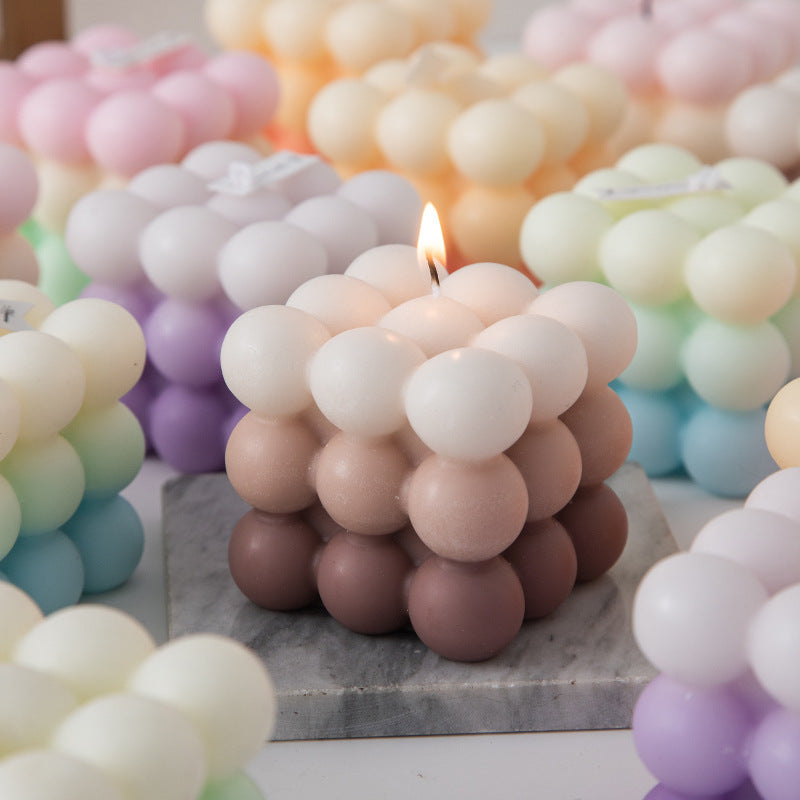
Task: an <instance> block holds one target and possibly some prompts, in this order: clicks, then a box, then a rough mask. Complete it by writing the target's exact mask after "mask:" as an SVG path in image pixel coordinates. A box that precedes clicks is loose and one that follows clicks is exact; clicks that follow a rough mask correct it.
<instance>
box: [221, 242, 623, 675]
mask: <svg viewBox="0 0 800 800" xmlns="http://www.w3.org/2000/svg"><path fill="white" fill-rule="evenodd" d="M439 236H441V234H439ZM421 247H422V254H421V256H420V254H418V253H417V252H416V251H415V250H414V248H412V247H395V248H392V249H387V248H380V247H379V248H376V249H373V250H368V251H366V252H365V253H363V254H362V255H361V256H359V257H358V258H356V259H355V260H354V261H353V262H352V263H351V264H350V266H349V267H348V268H347V270H345V273H344V275H336V276H332V275H326V276H320V277H317V278H313V279H311V280H310V281H307V282H306V283H304V284H302V285H301V286H300V287H298V288H297V289H296V290H295V291H294V292H293V293H292V295H291V296H290V297H289V299H288V300H287V302H286V304H285V305H266V306H260V307H258V308H253V309H251V310H249V311H247V312H246V313H245V314H243V315H242V316H241V317H239V318H238V319H237V320H236V321H235V322H234V323H233V325H232V326H231V328H230V329H229V331H228V333H227V334H226V336H225V339H224V341H223V345H222V352H221V359H222V371H223V375H224V377H225V380H226V382H227V384H228V386H229V387H230V389H231V391H232V392H233V393H234V394H235V395H236V397H237V398H238V399H239V400H240V401H241V402H242V403H243V404H244V405H245V406H247V407H248V408H249V409H250V412H249V413H248V414H247V415H246V416H245V417H244V418H243V419H242V420H241V421H240V422H239V423H238V425H237V426H236V428H234V430H233V432H232V433H231V436H230V439H229V440H228V445H227V451H226V467H227V472H228V477H229V478H230V481H231V483H232V485H233V487H234V488H235V489H236V491H237V492H238V493H239V494H240V495H241V497H242V498H243V499H245V500H246V501H247V502H248V503H250V504H251V505H252V506H253V510H252V511H250V512H248V513H247V514H246V515H245V516H244V517H242V519H241V520H240V521H239V523H238V524H237V526H236V528H235V529H234V531H233V533H232V536H231V540H230V546H229V564H230V569H231V574H232V575H233V578H234V580H235V581H236V583H237V584H238V586H239V588H240V589H241V590H242V592H243V593H244V594H245V595H246V596H247V597H248V598H250V599H251V600H252V601H253V602H254V603H256V604H257V605H260V606H262V607H265V608H269V609H282V610H289V609H297V608H302V607H304V606H306V605H309V604H310V603H312V602H314V601H315V600H316V598H317V597H319V598H320V599H321V601H322V603H323V604H324V606H325V608H326V609H327V610H328V611H329V613H330V614H331V615H332V616H333V617H334V618H335V619H337V620H338V621H339V622H341V623H342V624H344V625H345V626H347V627H348V628H350V629H352V630H354V631H358V632H361V633H373V634H374V633H385V632H389V631H393V630H396V629H398V628H402V627H404V626H405V625H407V624H409V623H410V625H411V626H412V627H413V629H414V630H415V631H416V633H417V634H418V635H419V637H420V638H421V639H422V641H423V642H424V643H425V644H426V645H428V647H430V648H431V649H432V650H434V651H435V652H437V653H439V654H441V655H443V656H445V657H447V658H451V659H454V660H463V661H475V660H481V659H485V658H489V657H491V656H493V655H495V654H496V653H498V652H500V651H501V650H502V649H503V648H504V647H506V645H508V643H509V642H510V641H511V640H512V639H513V638H514V636H515V635H516V633H517V631H518V630H519V628H520V625H521V624H522V621H523V619H525V618H530V619H532V618H537V617H542V616H545V615H547V614H549V613H550V612H551V611H553V610H554V609H555V608H556V607H557V606H558V605H559V604H560V603H561V602H562V601H563V600H564V599H565V598H566V597H567V596H568V595H569V593H570V591H571V589H572V587H573V584H574V583H575V581H576V580H577V581H589V580H593V579H594V578H596V577H598V576H599V575H601V574H603V573H604V572H605V571H606V570H607V569H608V568H609V567H610V566H611V565H612V564H613V563H614V562H615V561H616V559H617V558H618V556H619V555H620V553H621V552H622V548H623V546H624V543H625V539H626V535H627V517H626V514H625V510H624V508H623V507H622V505H621V503H620V501H619V499H618V498H617V496H616V495H615V494H614V492H613V491H612V490H611V489H609V488H608V487H607V486H606V485H605V484H604V483H603V481H604V480H605V479H606V478H608V477H609V476H610V475H611V474H612V473H613V472H614V471H616V469H617V468H618V467H619V466H620V465H621V464H622V463H623V461H624V460H625V457H626V455H627V452H628V448H629V445H630V436H631V429H630V420H629V418H628V415H627V413H626V411H625V408H624V406H623V405H622V403H621V402H620V401H619V399H618V398H617V396H616V395H615V394H614V392H613V391H612V390H611V389H610V388H609V387H608V382H609V381H611V380H613V379H614V377H615V376H617V375H619V374H620V372H622V371H623V370H624V369H625V367H626V365H627V363H628V361H629V359H630V358H631V356H632V355H633V353H634V350H635V347H636V325H635V320H634V317H633V315H632V313H631V312H630V310H629V309H628V307H627V306H626V304H625V302H624V301H623V300H622V298H621V297H620V296H619V295H618V294H616V292H614V291H613V290H611V289H609V288H608V287H605V286H600V285H599V284H595V283H590V282H576V283H571V284H566V285H564V286H561V287H558V288H556V289H554V290H552V291H550V292H548V293H546V294H543V295H540V294H539V292H538V290H537V288H536V286H535V285H534V284H533V283H532V282H531V281H530V280H529V279H528V278H527V277H525V276H524V275H523V274H521V273H520V272H518V271H516V270H514V269H512V268H510V267H508V266H504V265H501V264H496V263H477V264H471V265H468V266H466V267H464V268H462V269H460V270H459V271H457V272H455V273H453V274H452V275H448V274H447V273H446V271H445V269H444V264H443V258H440V257H439V255H437V252H438V253H439V254H441V253H442V251H441V249H440V248H438V247H437V248H429V247H426V246H425V243H424V242H421ZM351 298H352V299H355V298H358V299H359V302H358V303H355V302H353V301H352V300H351Z"/></svg>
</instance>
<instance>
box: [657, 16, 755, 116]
mask: <svg viewBox="0 0 800 800" xmlns="http://www.w3.org/2000/svg"><path fill="white" fill-rule="evenodd" d="M753 66H754V65H753V60H752V56H751V54H750V53H749V52H746V51H742V50H741V49H740V47H739V45H738V43H737V42H736V41H734V40H733V39H731V38H729V37H727V36H725V35H723V34H722V33H719V32H717V31H714V30H711V29H707V30H701V29H692V30H688V31H685V32H683V33H681V34H679V35H678V36H676V37H674V38H673V39H672V40H671V41H670V42H669V43H668V44H667V45H666V46H665V47H664V49H663V50H662V51H661V53H660V54H659V57H658V65H657V70H658V77H659V80H660V81H661V84H662V85H663V86H664V87H666V89H667V90H669V91H670V92H671V93H672V94H673V95H675V96H676V97H680V98H682V99H684V100H689V101H691V102H694V103H710V104H713V103H723V102H725V101H727V100H730V99H731V98H732V97H733V96H734V95H735V94H736V92H738V91H740V90H741V89H743V88H744V87H745V86H746V85H747V83H748V81H750V80H751V78H752V75H753Z"/></svg>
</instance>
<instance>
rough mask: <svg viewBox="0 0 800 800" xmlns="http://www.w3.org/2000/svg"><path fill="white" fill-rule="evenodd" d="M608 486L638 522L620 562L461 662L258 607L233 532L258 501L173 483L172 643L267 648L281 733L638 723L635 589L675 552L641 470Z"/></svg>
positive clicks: (220, 488) (168, 488)
mask: <svg viewBox="0 0 800 800" xmlns="http://www.w3.org/2000/svg"><path fill="white" fill-rule="evenodd" d="M609 483H610V485H611V486H612V488H614V490H615V491H616V492H617V494H618V495H619V496H620V498H621V499H622V501H623V503H624V505H625V507H626V509H627V511H628V517H629V523H630V534H629V537H628V544H627V546H626V548H625V551H624V552H623V554H622V557H621V558H620V560H619V561H618V562H617V564H616V565H615V566H614V568H613V569H612V570H611V571H610V572H609V574H608V575H606V576H604V577H603V578H601V579H599V580H597V581H595V582H594V583H592V584H588V585H582V586H579V587H577V588H576V589H575V590H574V591H573V593H572V595H571V596H570V597H569V598H568V599H567V601H566V602H565V603H564V604H563V605H562V606H561V607H560V608H559V609H558V610H557V611H556V612H555V613H554V614H553V615H552V616H550V617H548V618H547V619H545V620H540V621H536V622H528V623H525V624H524V625H523V628H522V631H521V632H520V634H519V635H518V636H517V638H516V639H515V641H514V642H513V643H512V644H511V645H510V646H509V647H508V648H507V649H506V650H505V651H504V652H503V653H501V654H500V655H499V656H497V657H496V658H494V659H492V660H490V661H486V662H483V663H479V664H459V663H455V662H452V661H447V660H445V659H442V658H439V657H438V656H437V655H435V654H434V653H432V652H431V651H429V650H428V649H427V648H426V647H425V646H424V645H422V644H421V643H420V642H419V640H418V639H417V638H416V637H415V636H414V635H413V634H410V633H397V634H391V635H388V636H377V637H368V636H363V635H360V634H356V633H352V632H351V631H349V630H347V629H345V628H343V627H342V626H341V625H339V624H338V623H337V622H336V621H335V620H333V619H331V618H330V617H329V616H327V614H325V613H324V611H322V610H319V609H310V610H306V611H300V612H289V613H282V612H270V611H265V610H263V609H260V608H258V607H256V606H254V605H253V604H252V603H250V602H249V601H248V600H246V599H245V598H244V596H243V595H242V594H241V593H240V592H239V590H238V589H237V588H236V586H235V584H234V583H233V580H232V579H231V577H230V574H229V572H228V567H227V544H228V536H229V534H230V531H231V530H232V528H233V526H234V525H235V523H236V521H237V520H238V519H239V517H240V516H241V515H242V514H243V513H244V512H245V511H247V509H248V507H247V506H246V505H245V503H244V502H243V501H242V500H241V499H240V498H239V497H238V496H237V495H236V494H235V492H234V491H233V489H232V488H231V486H230V484H229V483H228V480H227V478H226V476H225V475H223V474H213V475H192V476H184V477H180V478H176V479H174V480H172V481H170V482H169V483H168V484H166V485H165V488H164V494H163V500H164V537H165V547H166V567H167V592H168V619H169V628H170V635H171V636H179V635H183V634H186V633H192V632H198V631H211V632H215V633H221V634H225V635H228V636H232V637H233V638H235V639H237V640H239V641H241V642H243V643H244V644H246V645H248V646H249V647H251V648H253V649H254V650H255V651H256V652H257V653H259V654H260V655H261V657H262V658H263V660H264V662H265V664H266V665H267V667H268V668H269V670H270V673H271V674H272V677H273V679H274V681H275V685H276V689H277V692H278V697H279V721H278V727H277V731H276V735H275V738H276V739H282V740H288V739H325V738H350V737H365V736H402V735H421V734H453V733H486V732H517V731H558V730H589V729H603V728H625V727H628V726H629V724H630V719H631V711H632V709H633V705H634V703H635V700H636V697H637V696H638V693H639V691H640V690H641V689H642V688H643V687H644V686H645V685H646V684H647V683H648V682H649V681H650V680H651V679H652V678H653V677H654V676H655V671H654V670H653V668H652V667H651V666H650V665H649V664H648V663H647V662H646V660H645V659H644V657H643V656H642V655H641V654H640V653H639V651H638V649H637V647H636V645H635V643H634V641H633V638H632V635H631V632H630V624H629V619H630V610H631V603H632V599H633V594H634V592H635V589H636V586H637V585H638V583H639V580H640V579H641V577H642V575H643V574H644V572H645V571H646V570H647V568H648V567H649V566H650V565H651V564H653V563H654V562H655V561H657V560H658V559H660V558H663V557H664V556H666V555H668V554H670V553H672V552H675V551H676V550H677V546H676V544H675V542H674V540H673V538H672V536H671V534H670V532H669V528H668V527H667V524H666V521H665V519H664V516H663V514H662V512H661V509H660V507H659V505H658V503H657V501H656V499H655V496H654V495H653V492H652V490H651V488H650V484H649V482H648V480H647V478H646V477H645V475H644V473H643V472H642V470H641V469H640V468H639V467H638V466H637V465H634V464H626V465H625V466H624V467H623V468H622V469H621V470H620V471H619V472H618V473H617V474H616V475H615V476H614V477H613V478H612V479H611V480H610V481H609Z"/></svg>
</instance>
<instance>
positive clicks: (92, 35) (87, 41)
mask: <svg viewBox="0 0 800 800" xmlns="http://www.w3.org/2000/svg"><path fill="white" fill-rule="evenodd" d="M139 41H140V39H139V37H138V36H137V35H136V34H135V33H134V32H133V31H131V30H129V29H128V28H126V27H125V26H123V25H116V24H114V23H99V24H96V25H91V26H89V27H88V28H84V29H83V30H82V31H80V32H79V33H76V34H75V36H73V37H72V40H71V41H70V45H71V47H72V49H73V50H77V51H78V52H79V53H83V54H84V55H87V56H89V57H90V59H91V55H92V53H94V52H95V51H97V50H109V49H111V48H117V47H132V46H133V45H135V44H137V43H138V42H139Z"/></svg>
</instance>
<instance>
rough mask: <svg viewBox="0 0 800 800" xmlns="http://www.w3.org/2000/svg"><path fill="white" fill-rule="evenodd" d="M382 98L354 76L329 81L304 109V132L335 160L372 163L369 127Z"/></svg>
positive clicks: (374, 146) (356, 165) (363, 165)
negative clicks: (306, 117)
mask: <svg viewBox="0 0 800 800" xmlns="http://www.w3.org/2000/svg"><path fill="white" fill-rule="evenodd" d="M353 5H354V4H352V3H351V4H348V5H347V6H343V8H345V9H347V8H350V7H352V6H353ZM369 5H374V4H372V3H369ZM376 7H377V8H385V6H376ZM385 99H386V98H385V95H384V94H383V92H382V91H381V90H380V89H376V88H375V87H374V86H370V85H369V84H367V83H364V82H363V81H359V80H356V79H354V78H353V79H342V80H338V81H335V82H333V83H329V84H328V85H327V86H326V87H325V88H324V89H322V90H321V91H320V92H319V94H317V95H316V96H315V97H314V100H313V101H312V103H311V106H310V107H309V109H308V134H309V136H310V137H311V140H312V142H313V143H314V144H315V146H316V147H317V149H318V150H319V151H320V152H321V153H323V154H324V155H325V156H326V157H327V158H328V159H330V160H331V161H333V162H336V163H338V164H343V165H345V166H347V167H349V168H352V169H354V170H355V169H357V170H362V169H367V168H369V167H372V166H374V165H375V164H376V163H377V162H378V159H379V152H378V146H377V143H376V141H375V137H374V135H373V130H374V127H375V122H376V120H377V118H378V114H379V113H380V111H381V109H382V107H383V104H384V102H385Z"/></svg>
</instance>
